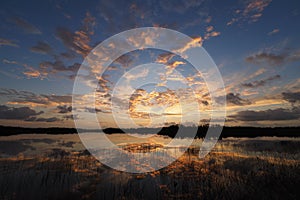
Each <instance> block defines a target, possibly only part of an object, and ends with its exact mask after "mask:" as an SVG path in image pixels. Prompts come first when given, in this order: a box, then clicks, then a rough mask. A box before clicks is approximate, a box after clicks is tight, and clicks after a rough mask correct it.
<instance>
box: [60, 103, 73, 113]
mask: <svg viewBox="0 0 300 200" xmlns="http://www.w3.org/2000/svg"><path fill="white" fill-rule="evenodd" d="M56 108H57V110H58V113H70V112H72V106H67V105H63V106H57V107H56Z"/></svg>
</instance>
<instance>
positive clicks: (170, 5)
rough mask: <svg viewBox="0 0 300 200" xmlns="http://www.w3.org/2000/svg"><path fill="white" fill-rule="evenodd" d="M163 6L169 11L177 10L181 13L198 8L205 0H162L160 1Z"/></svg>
mask: <svg viewBox="0 0 300 200" xmlns="http://www.w3.org/2000/svg"><path fill="white" fill-rule="evenodd" d="M159 2H160V5H161V7H162V8H163V9H164V10H166V11H169V12H177V13H179V14H183V13H185V12H186V11H187V10H189V9H190V8H197V7H199V6H201V5H202V4H203V2H204V1H203V0H200V1H199V0H191V1H185V0H179V1H168V0H162V1H159Z"/></svg>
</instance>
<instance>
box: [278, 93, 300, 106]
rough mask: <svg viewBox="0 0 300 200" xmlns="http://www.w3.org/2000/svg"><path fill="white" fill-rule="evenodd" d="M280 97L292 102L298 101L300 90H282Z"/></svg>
mask: <svg viewBox="0 0 300 200" xmlns="http://www.w3.org/2000/svg"><path fill="white" fill-rule="evenodd" d="M282 97H283V99H284V100H286V101H288V102H290V103H292V104H294V103H297V102H300V92H283V93H282Z"/></svg>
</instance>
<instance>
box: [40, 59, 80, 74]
mask: <svg viewBox="0 0 300 200" xmlns="http://www.w3.org/2000/svg"><path fill="white" fill-rule="evenodd" d="M80 65H81V64H80V63H74V64H73V65H70V66H66V65H65V64H64V63H63V62H62V61H60V60H56V61H54V62H50V61H45V62H41V63H40V66H39V67H40V70H41V71H43V72H45V73H46V74H55V73H57V72H77V70H78V69H79V68H80Z"/></svg>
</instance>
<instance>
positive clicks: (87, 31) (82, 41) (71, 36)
mask: <svg viewBox="0 0 300 200" xmlns="http://www.w3.org/2000/svg"><path fill="white" fill-rule="evenodd" d="M95 25H96V19H95V18H94V17H92V16H91V14H90V13H89V12H87V13H86V16H85V18H84V19H83V25H82V27H81V28H80V29H79V30H77V31H75V32H72V31H70V30H69V29H67V28H65V27H58V28H57V29H56V36H57V37H58V38H59V39H60V41H61V42H62V43H63V44H64V45H65V47H66V48H67V49H69V50H71V51H73V52H75V53H77V54H80V55H82V56H83V57H85V56H87V55H88V53H89V52H90V51H91V50H92V47H91V46H90V41H91V38H90V37H91V35H93V34H94V30H93V28H94V26H95Z"/></svg>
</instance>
